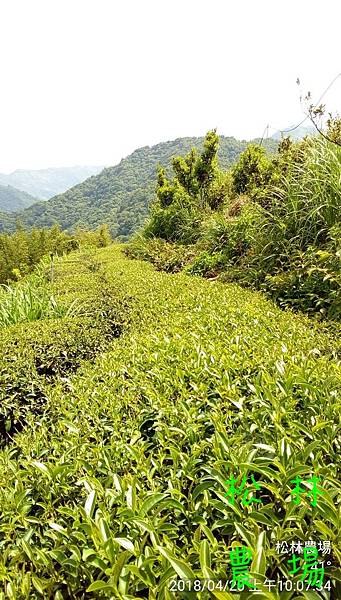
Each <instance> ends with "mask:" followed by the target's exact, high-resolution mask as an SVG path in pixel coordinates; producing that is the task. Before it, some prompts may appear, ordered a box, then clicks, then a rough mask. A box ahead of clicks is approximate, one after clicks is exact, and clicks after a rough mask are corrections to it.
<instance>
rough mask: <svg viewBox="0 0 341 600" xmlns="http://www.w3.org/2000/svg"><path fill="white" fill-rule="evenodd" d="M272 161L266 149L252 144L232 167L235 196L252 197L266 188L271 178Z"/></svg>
mask: <svg viewBox="0 0 341 600" xmlns="http://www.w3.org/2000/svg"><path fill="white" fill-rule="evenodd" d="M271 174H272V162H271V159H270V158H269V157H268V156H267V155H266V152H265V149H264V148H263V147H261V146H257V145H255V144H250V145H249V146H248V147H247V149H246V150H244V152H243V153H242V154H241V156H240V158H239V160H238V163H237V164H236V165H235V167H233V169H232V189H233V193H234V195H235V196H238V195H242V194H246V195H248V196H250V197H251V198H255V197H256V196H257V192H258V193H259V191H260V190H264V188H265V187H266V186H267V185H268V183H269V182H270V179H271Z"/></svg>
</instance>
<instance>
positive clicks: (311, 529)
mask: <svg viewBox="0 0 341 600" xmlns="http://www.w3.org/2000/svg"><path fill="white" fill-rule="evenodd" d="M54 276H55V278H54V283H53V285H51V284H50V286H51V287H50V288H49V289H50V291H51V292H52V293H53V294H54V297H55V298H56V299H57V301H58V302H61V303H63V304H65V305H68V304H69V305H70V304H71V303H72V302H73V301H74V300H75V299H77V301H78V302H80V303H82V304H83V303H87V311H85V312H84V314H83V316H82V314H79V315H78V316H74V317H72V316H71V317H70V316H65V317H64V318H60V319H50V320H45V321H40V322H36V323H24V324H22V325H17V326H12V327H10V328H9V329H8V330H4V331H2V332H0V338H1V347H2V349H3V351H2V358H1V372H2V374H3V377H4V381H5V382H6V385H4V386H3V387H2V388H1V390H0V398H1V400H2V402H0V421H1V423H0V430H1V431H2V434H3V437H2V445H3V448H2V449H1V450H0V543H1V552H0V587H1V584H2V586H3V589H4V590H5V592H8V593H7V595H8V596H9V597H15V596H16V595H17V596H18V597H19V596H20V597H21V596H22V593H21V591H22V590H25V597H27V598H35V597H38V596H37V594H36V590H40V591H39V594H40V596H41V597H45V598H58V599H59V598H71V597H72V598H73V597H74V598H76V597H77V598H80V599H84V600H85V599H86V598H97V597H98V598H99V597H100V598H147V597H148V598H157V599H158V600H169V599H170V598H173V597H174V598H177V597H183V595H181V594H179V595H178V594H177V593H175V594H171V593H170V592H169V586H170V585H173V586H174V584H172V579H178V578H179V577H180V575H181V574H183V575H185V576H186V577H187V578H192V579H194V578H207V577H209V578H210V579H213V578H216V579H223V580H226V579H231V577H230V576H231V565H230V555H229V551H230V549H231V546H233V545H234V546H235V545H242V546H247V547H248V548H249V549H250V552H251V554H252V560H253V562H252V567H250V568H252V571H253V572H256V573H260V575H259V577H258V583H257V587H259V589H262V584H261V581H262V580H263V579H264V577H263V576H266V577H271V579H273V580H276V579H277V577H279V578H280V579H281V580H283V578H284V580H285V579H286V577H287V578H288V579H289V580H290V577H289V576H288V575H287V572H288V568H289V567H290V565H289V564H288V562H287V561H288V558H289V556H288V554H285V553H280V552H279V551H278V548H277V544H278V543H284V542H286V543H289V544H290V541H292V540H295V541H296V542H297V540H300V541H301V542H302V543H303V545H304V544H307V543H308V542H309V541H310V542H311V541H312V540H313V541H315V542H316V543H318V541H319V540H324V539H328V540H329V544H330V546H331V554H330V555H328V561H329V562H326V563H325V579H326V580H330V581H331V585H332V586H333V588H334V586H337V585H338V586H339V584H337V583H335V578H334V574H333V573H334V571H333V568H334V566H335V564H336V563H337V559H339V558H340V552H339V549H338V546H337V535H338V532H339V517H338V513H337V510H338V508H337V503H338V483H337V470H338V465H339V464H340V457H339V451H340V447H339V442H338V439H337V438H338V424H337V423H338V411H339V407H338V405H337V404H338V401H337V398H338V397H340V396H339V395H340V393H341V372H340V361H339V360H338V358H337V350H340V347H339V342H337V341H336V340H335V339H333V338H332V337H331V336H329V335H328V334H327V333H323V332H322V330H321V326H320V325H319V326H314V325H313V324H312V323H310V322H309V320H308V319H307V318H305V317H300V316H295V315H293V314H290V313H284V312H282V311H281V310H279V309H278V308H276V307H275V306H274V305H273V303H272V302H270V301H267V300H265V299H264V297H263V296H262V295H261V294H259V293H255V292H251V291H247V290H243V289H241V288H240V287H238V286H236V285H231V284H230V285H223V284H222V283H218V282H208V281H205V280H203V279H200V278H195V277H188V276H185V275H183V274H180V275H167V274H165V273H159V272H156V271H154V269H153V267H152V266H151V265H150V264H146V263H143V262H140V261H129V260H128V259H127V258H125V257H123V256H122V254H121V252H120V249H119V248H117V247H116V246H112V247H109V248H107V249H102V250H100V251H98V252H96V253H95V252H93V253H92V252H87V253H86V252H84V251H80V252H77V253H74V254H71V255H69V256H68V257H67V258H66V259H63V260H61V261H57V262H56V264H55V273H54ZM319 328H320V329H319ZM337 343H338V346H337ZM5 424H6V427H5ZM1 425H2V427H1ZM16 431H17V433H16ZM234 478H235V483H236V486H237V493H236V494H235V497H234V496H233V493H232V489H231V487H230V486H229V482H231V481H233V480H234ZM314 478H315V480H316V481H318V492H316V497H315V500H316V502H314V496H313V494H312V492H311V490H312V484H311V483H308V485H307V484H306V482H312V481H313V480H314ZM316 478H317V479H316ZM295 479H298V480H299V481H301V482H302V484H301V487H300V488H299V489H300V490H301V492H300V495H299V497H298V498H297V495H296V494H295V492H294V483H295V481H294V482H293V480H295ZM243 482H244V483H243ZM297 500H298V502H297ZM319 556H320V555H319ZM323 559H324V558H322V560H323ZM313 587H314V586H313V585H312V586H311V588H310V589H311V590H312V589H313ZM173 589H174V590H176V589H177V588H176V584H175V587H173ZM263 589H264V594H258V595H257V597H258V596H259V597H262V598H263V597H266V598H270V597H271V598H279V597H280V596H277V595H275V594H269V592H266V588H263ZM338 589H339V592H340V587H338V588H335V589H333V591H332V595H331V596H330V597H333V598H337V597H340V595H339V592H338ZM309 593H310V594H314V592H312V591H310V592H309ZM219 594H220V595H219ZM286 594H287V595H286V597H287V598H288V599H289V598H293V597H294V595H291V594H290V593H289V595H288V593H286ZM293 594H295V592H293ZM252 595H253V594H252ZM40 596H39V597H40ZM315 596H316V598H320V595H319V594H315V595H314V596H312V597H314V598H315ZM203 597H205V598H206V597H208V596H206V595H205V596H203ZM214 597H217V598H223V597H224V598H225V597H226V598H232V596H231V595H230V594H222V593H221V592H220V593H219V592H217V594H214ZM245 597H248V595H247V594H246V596H245ZM295 597H296V596H295ZM309 597H310V596H309ZM321 597H322V596H321ZM323 597H326V598H327V597H329V595H328V594H326V595H325V596H323Z"/></svg>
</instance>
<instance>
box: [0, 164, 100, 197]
mask: <svg viewBox="0 0 341 600" xmlns="http://www.w3.org/2000/svg"><path fill="white" fill-rule="evenodd" d="M102 169H103V166H102V167H82V166H76V167H53V168H49V169H32V170H30V169H17V170H16V171H13V173H9V174H5V173H0V185H11V186H13V187H15V188H18V189H19V190H22V191H23V192H27V193H28V194H31V196H34V197H35V198H37V199H39V200H48V198H52V196H55V195H56V194H62V193H63V192H65V191H66V190H68V189H69V188H70V187H72V186H73V185H77V183H81V182H82V181H84V180H85V179H87V178H88V177H91V176H92V175H97V173H99V172H100V171H102Z"/></svg>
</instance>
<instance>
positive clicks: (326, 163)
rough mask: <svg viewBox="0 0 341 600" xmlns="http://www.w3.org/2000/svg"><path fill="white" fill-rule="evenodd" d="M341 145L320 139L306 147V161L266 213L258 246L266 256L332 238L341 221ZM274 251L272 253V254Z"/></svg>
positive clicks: (284, 182) (285, 182) (289, 177)
mask: <svg viewBox="0 0 341 600" xmlns="http://www.w3.org/2000/svg"><path fill="white" fill-rule="evenodd" d="M340 165H341V148H340V147H338V146H336V145H335V144H332V143H330V142H328V141H327V140H325V139H323V138H321V139H320V138H317V139H315V140H314V143H313V144H311V145H310V146H309V147H308V148H307V150H306V160H305V161H304V162H303V163H297V164H294V165H293V169H292V171H291V172H290V174H289V175H287V176H286V177H283V180H282V185H281V187H280V188H279V189H277V190H276V191H275V201H274V202H273V204H272V206H271V208H270V210H269V212H268V213H267V214H266V216H265V219H264V223H263V228H262V230H261V235H260V239H261V240H262V241H263V240H267V242H266V243H265V244H264V245H263V244H262V246H263V248H262V250H261V249H260V248H258V250H259V252H260V253H261V255H262V257H263V258H264V259H269V258H271V257H272V256H273V253H275V254H276V255H277V256H279V255H280V254H281V253H283V254H285V255H287V256H290V254H291V251H292V249H300V250H306V249H307V247H308V246H310V245H319V244H322V243H324V242H325V241H326V240H327V239H328V233H329V231H330V229H331V228H332V227H333V226H334V225H336V224H337V223H340V222H341V168H340ZM269 251H270V253H269Z"/></svg>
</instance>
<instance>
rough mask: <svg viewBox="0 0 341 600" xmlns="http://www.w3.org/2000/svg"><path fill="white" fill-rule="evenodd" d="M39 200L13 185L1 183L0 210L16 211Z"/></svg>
mask: <svg viewBox="0 0 341 600" xmlns="http://www.w3.org/2000/svg"><path fill="white" fill-rule="evenodd" d="M34 202H37V198H33V196H31V195H30V194H27V193H26V192H22V191H21V190H18V189H16V188H14V187H12V186H11V185H0V210H1V211H5V212H14V211H16V210H23V209H24V208H27V207H28V206H31V204H34Z"/></svg>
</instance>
